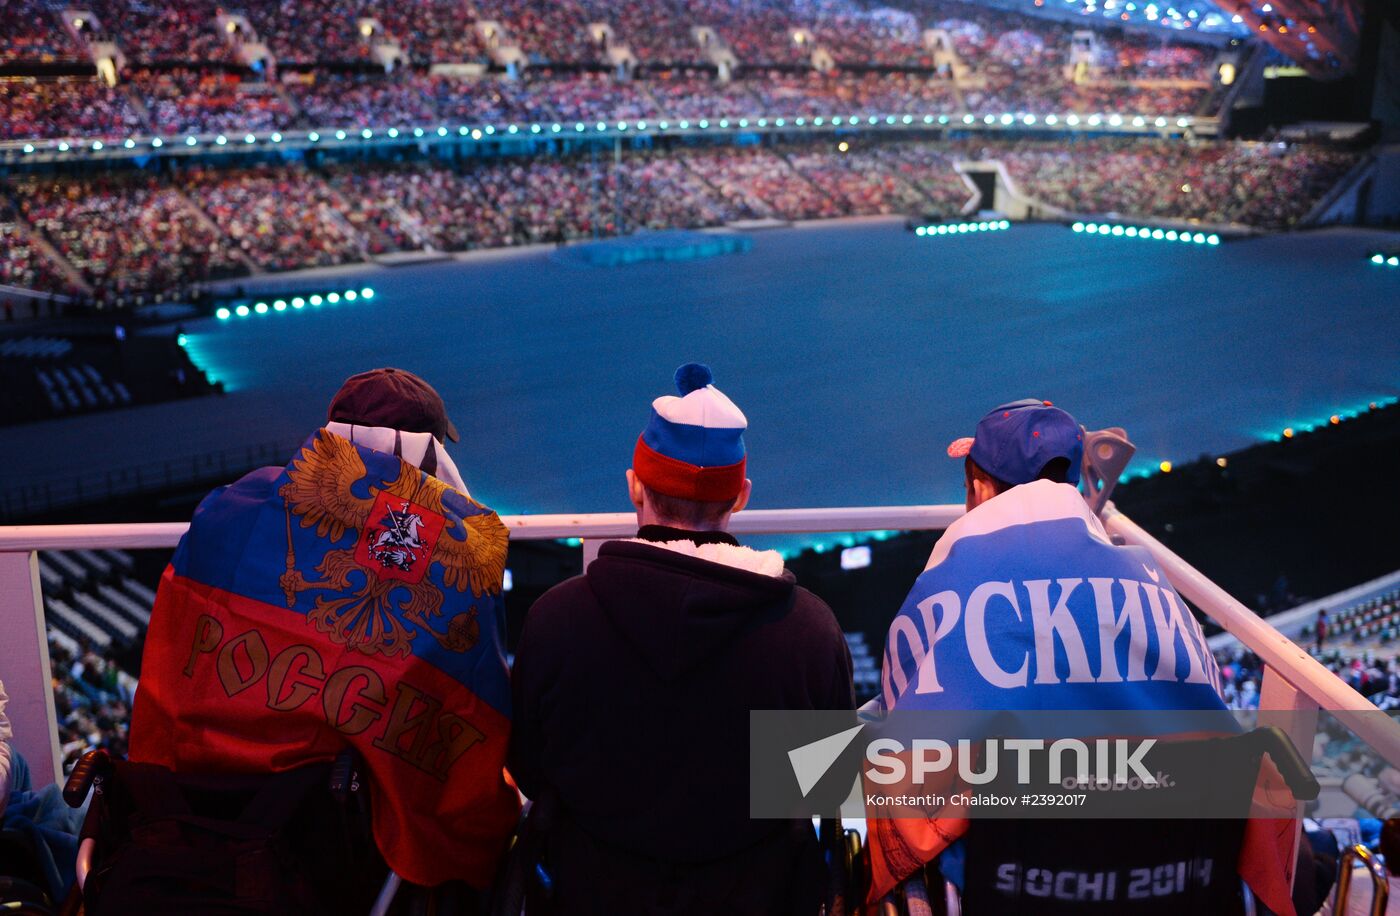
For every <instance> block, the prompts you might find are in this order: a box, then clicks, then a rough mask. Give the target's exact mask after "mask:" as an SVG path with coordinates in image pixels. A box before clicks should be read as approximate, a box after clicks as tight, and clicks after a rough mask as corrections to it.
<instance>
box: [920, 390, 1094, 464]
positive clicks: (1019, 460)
mask: <svg viewBox="0 0 1400 916" xmlns="http://www.w3.org/2000/svg"><path fill="white" fill-rule="evenodd" d="M948 457H949V458H967V457H971V458H972V460H973V461H975V462H977V466H978V467H980V468H981V469H982V470H984V471H986V472H987V473H988V474H991V475H992V476H993V477H995V478H996V479H997V480H1000V481H1003V482H1005V483H1009V484H1012V485H1013V486H1014V485H1017V484H1023V483H1030V482H1031V481H1032V480H1035V479H1036V478H1037V477H1038V476H1040V472H1041V469H1042V468H1044V467H1045V465H1047V464H1049V463H1050V462H1051V461H1054V460H1055V459H1056V458H1068V459H1069V473H1067V474H1066V475H1065V482H1066V483H1071V484H1074V485H1075V486H1078V485H1079V466H1080V464H1082V463H1083V461H1084V431H1083V430H1082V429H1080V428H1079V422H1078V421H1077V420H1075V419H1074V417H1072V416H1070V415H1069V414H1068V413H1066V412H1065V411H1063V410H1061V409H1060V408H1058V407H1056V406H1055V405H1054V404H1051V403H1050V402H1049V401H1038V400H1036V399H1035V398H1026V399H1025V400H1021V401H1012V402H1011V403H1010V404H1003V405H1001V406H1000V407H998V408H996V409H995V410H993V411H992V412H990V413H988V414H987V415H986V416H985V417H983V418H982V420H981V422H979V423H978V424H977V432H976V433H975V434H974V435H973V436H972V438H970V439H958V440H957V441H955V442H953V443H952V444H951V445H949V446H948Z"/></svg>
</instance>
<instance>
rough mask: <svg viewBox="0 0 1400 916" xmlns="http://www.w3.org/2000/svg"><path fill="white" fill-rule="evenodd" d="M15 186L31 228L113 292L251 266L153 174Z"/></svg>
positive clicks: (33, 181) (158, 287)
mask: <svg viewBox="0 0 1400 916" xmlns="http://www.w3.org/2000/svg"><path fill="white" fill-rule="evenodd" d="M15 191H16V194H17V197H18V200H19V207H20V210H21V212H22V213H23V214H24V216H25V218H26V219H27V220H28V221H29V223H30V225H32V226H33V227H34V228H35V229H37V230H38V231H40V232H42V233H43V234H44V236H45V237H46V238H47V239H48V240H49V241H50V242H51V243H52V244H53V245H54V247H55V248H56V249H57V250H58V251H59V253H60V254H62V255H63V257H64V258H66V259H67V261H68V262H69V263H70V264H72V265H73V266H74V267H76V268H78V270H79V271H80V272H81V273H82V274H83V278H84V279H85V280H86V281H87V282H88V283H89V285H91V286H92V287H93V289H94V290H95V291H100V292H101V293H104V294H107V295H108V296H110V297H117V296H122V295H127V294H131V293H135V292H148V291H155V290H162V289H169V288H172V287H177V286H180V285H183V284H186V283H189V282H192V281H199V280H207V279H219V278H222V277H228V276H233V275H235V274H238V273H242V272H245V271H246V268H245V266H244V264H243V262H242V261H241V260H240V259H239V258H238V257H237V255H236V254H235V252H234V251H233V250H232V248H231V246H230V245H229V244H228V242H227V241H226V240H225V239H224V238H223V237H222V236H221V235H220V234H219V232H218V231H217V230H216V229H215V228H214V226H213V225H212V224H210V223H209V222H208V220H207V219H206V218H203V217H202V216H201V215H200V214H198V213H197V212H196V211H195V210H194V209H193V207H192V206H191V205H190V204H189V202H188V201H187V200H186V199H185V197H184V196H183V195H182V194H181V193H180V192H179V191H178V190H176V189H175V188H172V187H170V186H169V185H163V184H162V183H160V182H159V181H157V180H156V178H155V177H154V176H147V175H140V174H137V175H125V176H104V177H97V178H93V179H90V180H84V181H71V180H62V179H31V180H27V181H24V182H20V183H17V184H16V186H15Z"/></svg>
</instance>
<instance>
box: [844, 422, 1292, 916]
mask: <svg viewBox="0 0 1400 916" xmlns="http://www.w3.org/2000/svg"><path fill="white" fill-rule="evenodd" d="M948 455H949V457H950V458H955V459H961V460H962V461H963V462H964V470H965V483H966V492H967V509H968V511H967V514H966V515H965V516H963V517H962V518H960V519H959V520H958V521H956V522H954V523H953V524H952V525H950V526H949V527H948V529H947V531H945V532H944V534H943V536H942V537H941V538H939V540H938V542H937V543H936V544H935V546H934V549H933V552H932V554H931V555H930V557H929V560H928V564H927V566H926V567H925V569H924V572H923V573H922V574H921V575H920V576H919V577H918V579H917V580H916V581H915V583H914V587H913V589H912V590H911V591H910V593H909V596H908V597H907V598H906V599H905V602H904V605H903V606H902V607H901V609H900V611H899V613H898V614H897V615H896V616H895V619H894V621H893V622H892V623H891V626H890V630H889V635H888V637H887V639H886V645H885V655H884V662H883V671H882V677H881V694H880V697H879V699H878V704H877V705H878V706H880V707H881V708H883V709H884V710H893V709H904V710H947V711H959V712H968V713H970V714H976V713H977V712H978V711H997V710H1002V711H1004V710H1026V711H1035V710H1224V709H1225V704H1224V702H1223V701H1222V699H1221V697H1220V673H1219V670H1218V669H1217V667H1216V663H1215V659H1214V657H1213V656H1212V655H1211V653H1210V651H1209V649H1208V647H1207V645H1206V642H1205V638H1204V636H1203V634H1202V632H1201V629H1200V626H1199V625H1198V624H1197V622H1196V620H1195V618H1194V617H1192V615H1191V613H1190V611H1189V610H1188V609H1187V607H1186V605H1185V604H1184V603H1183V602H1182V600H1181V598H1180V597H1179V596H1178V595H1177V594H1176V591H1175V590H1174V589H1173V588H1172V586H1171V584H1170V583H1169V582H1168V581H1167V577H1166V575H1165V574H1164V573H1163V572H1162V570H1161V569H1160V568H1159V567H1158V565H1157V563H1156V561H1155V560H1154V559H1153V558H1152V556H1151V555H1150V554H1149V553H1148V552H1147V551H1146V550H1144V549H1142V548H1138V547H1127V546H1117V545H1115V544H1114V543H1113V542H1112V540H1111V539H1110V538H1109V536H1108V534H1107V533H1106V532H1105V530H1104V528H1103V525H1102V524H1101V523H1100V521H1099V519H1098V517H1097V516H1096V515H1095V514H1094V512H1093V511H1092V510H1091V509H1090V507H1089V505H1088V503H1087V502H1086V501H1085V499H1084V498H1083V496H1082V495H1081V494H1080V492H1079V491H1078V489H1077V486H1078V483H1079V476H1080V465H1081V463H1082V461H1083V456H1084V430H1083V428H1082V427H1081V426H1080V425H1079V423H1078V422H1077V421H1076V420H1075V419H1074V418H1073V417H1072V416H1070V415H1069V414H1068V413H1066V412H1065V411H1064V410H1062V409H1060V408H1058V407H1055V406H1054V405H1053V404H1051V403H1050V402H1049V401H1040V400H1034V399H1027V400H1020V401H1014V402H1011V403H1008V404H1003V405H1002V406H1000V407H997V408H996V409H994V410H992V411H991V412H989V413H988V414H987V415H986V416H984V417H983V418H982V420H981V422H979V423H978V425H977V429H976V433H975V435H974V436H972V437H971V438H966V439H959V440H957V441H955V442H953V443H952V444H951V445H950V446H949V447H948ZM954 813H955V814H956V812H954ZM1267 823H1269V822H1264V821H1251V822H1250V830H1251V831H1254V832H1258V831H1263V830H1264V829H1265V825H1266V824H1267ZM968 829H969V823H968V821H967V820H966V819H963V818H961V817H956V816H953V817H949V816H943V817H929V818H926V819H925V818H909V819H885V818H880V819H872V820H871V821H870V839H871V842H870V846H871V866H872V883H871V889H870V899H871V900H878V899H879V898H880V897H881V896H882V895H883V894H885V893H886V892H888V891H889V890H891V889H892V888H893V887H895V885H897V884H898V883H899V882H900V881H902V880H903V879H904V878H905V877H907V876H908V875H910V874H912V873H913V872H914V871H916V870H917V869H918V868H920V867H921V866H922V865H923V864H924V863H926V862H928V861H931V860H932V859H934V858H935V857H937V856H939V855H940V854H942V853H944V852H945V850H948V849H949V848H950V846H952V844H954V843H955V841H956V840H957V838H958V837H959V836H961V835H962V834H963V833H964V832H966V831H967V830H968ZM971 829H974V830H975V829H976V825H971ZM1252 850H1253V851H1252V852H1251V853H1250V855H1249V856H1248V857H1242V858H1241V862H1240V874H1241V876H1242V877H1244V878H1245V879H1246V880H1247V881H1248V882H1249V884H1250V886H1251V887H1252V888H1253V890H1254V892H1255V893H1256V895H1258V896H1259V897H1260V898H1261V899H1263V900H1265V902H1266V903H1267V904H1268V905H1269V906H1270V907H1271V908H1272V909H1273V910H1274V911H1275V912H1279V913H1284V912H1291V904H1290V903H1289V902H1288V891H1287V888H1288V883H1287V881H1286V880H1284V876H1285V875H1286V874H1288V873H1289V870H1290V869H1291V860H1290V859H1289V854H1288V853H1285V852H1283V851H1282V849H1281V848H1279V847H1275V846H1272V845H1270V844H1269V843H1268V842H1265V841H1264V840H1263V839H1259V840H1258V842H1256V843H1255V844H1254V845H1253V846H1252ZM955 852H956V850H955Z"/></svg>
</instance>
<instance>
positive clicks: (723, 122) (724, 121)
mask: <svg viewBox="0 0 1400 916" xmlns="http://www.w3.org/2000/svg"><path fill="white" fill-rule="evenodd" d="M637 126H638V128H639V129H640V128H641V126H642V125H640V124H639V125H637ZM719 126H720V127H728V126H729V119H728V118H721V119H720V122H719Z"/></svg>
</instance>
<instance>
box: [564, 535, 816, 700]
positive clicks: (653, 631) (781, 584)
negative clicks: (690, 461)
mask: <svg viewBox="0 0 1400 916" xmlns="http://www.w3.org/2000/svg"><path fill="white" fill-rule="evenodd" d="M734 549H739V550H742V549H744V548H734ZM750 553H752V551H750ZM585 579H586V580H587V582H588V585H589V587H590V588H591V589H592V591H593V594H594V596H595V597H596V598H597V599H598V603H599V604H600V605H601V606H602V608H603V612H604V614H605V615H606V616H607V618H608V619H609V620H610V621H611V622H612V623H613V625H615V626H616V627H617V628H618V630H619V632H620V633H621V634H622V636H623V638H624V640H625V641H626V642H627V643H628V644H629V645H630V646H631V647H632V648H633V649H635V650H636V651H637V653H638V654H639V655H640V656H641V657H642V659H643V661H644V663H645V664H646V665H647V667H648V668H650V669H651V670H652V671H653V672H654V673H655V674H656V676H657V677H658V678H660V679H661V680H663V681H671V680H676V679H679V678H681V677H683V676H685V675H686V674H687V673H689V672H690V671H691V670H692V669H693V668H694V667H695V666H696V665H698V664H700V663H701V662H703V661H704V660H705V659H706V658H708V657H710V656H712V655H713V654H715V653H716V652H718V651H720V650H722V649H723V648H724V647H725V646H726V645H728V644H729V643H730V642H731V641H733V640H734V639H735V638H736V637H737V636H738V635H739V634H740V633H741V632H743V631H745V630H746V629H749V628H752V627H756V626H759V625H761V624H763V623H764V622H766V621H768V620H772V619H776V618H777V617H779V616H781V614H782V613H783V612H784V611H786V610H787V608H788V607H789V606H790V605H791V603H792V598H793V589H794V588H795V587H796V579H795V578H794V577H793V574H792V573H791V572H789V571H787V570H782V571H781V573H779V574H777V575H768V574H765V573H761V572H755V571H753V570H752V569H747V568H743V567H742V566H735V565H729V564H727V563H723V562H713V561H711V560H707V559H701V558H700V557H699V556H694V555H688V552H682V551H679V550H675V549H671V548H670V547H668V546H661V545H658V544H654V543H648V542H644V541H609V542H608V543H606V544H604V545H603V546H602V547H601V548H600V549H599V551H598V557H597V559H595V560H594V561H593V562H592V563H591V564H590V565H589V567H588V571H587V573H586V574H585Z"/></svg>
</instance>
